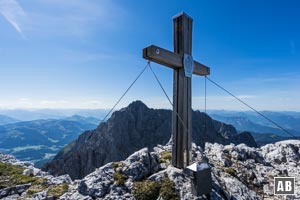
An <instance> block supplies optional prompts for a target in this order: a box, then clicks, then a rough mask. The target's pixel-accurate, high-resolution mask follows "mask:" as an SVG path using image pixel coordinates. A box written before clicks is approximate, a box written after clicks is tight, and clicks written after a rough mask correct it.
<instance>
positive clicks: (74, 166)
mask: <svg viewBox="0 0 300 200" xmlns="http://www.w3.org/2000/svg"><path fill="white" fill-rule="evenodd" d="M171 117H172V112H171V111H170V110H164V109H150V108H148V107H147V106H146V105H145V104H144V103H143V102H141V101H135V102H133V103H131V104H130V105H129V106H128V107H126V108H123V109H121V110H119V111H116V112H114V113H113V114H112V116H111V117H110V119H109V120H108V121H107V122H103V123H101V124H100V125H99V126H98V127H97V128H96V129H95V130H93V131H87V132H85V133H83V134H81V135H80V136H79V137H78V139H77V140H76V141H74V142H72V143H70V144H69V145H67V146H66V147H65V148H64V149H63V150H61V151H60V152H59V153H58V154H57V156H56V157H55V158H54V160H53V161H52V162H50V163H48V164H47V165H45V166H44V168H43V169H44V170H46V171H48V172H49V173H51V174H53V175H61V174H66V173H68V174H69V175H70V177H71V178H72V179H81V178H83V177H84V176H86V175H87V174H89V173H91V172H93V171H94V170H95V169H96V168H98V167H100V166H103V165H104V164H106V163H109V162H111V161H120V160H123V159H125V158H126V157H128V156H129V155H130V154H132V153H134V152H135V151H138V150H139V149H141V148H144V147H147V148H149V149H152V148H153V147H155V146H156V145H157V144H166V143H167V142H168V141H169V139H170V137H171V122H172V118H171ZM192 124H193V130H192V134H193V135H192V138H193V141H194V142H195V143H196V144H197V145H199V146H201V147H204V144H205V142H211V143H214V142H217V143H220V144H230V143H235V144H239V143H246V144H247V145H248V146H256V143H255V141H254V139H253V137H252V136H251V134H250V133H247V132H244V133H240V134H238V133H237V131H236V129H235V128H234V127H233V126H231V125H227V124H224V123H222V122H218V121H215V120H213V119H212V118H210V117H209V116H208V115H206V114H204V113H201V112H199V111H193V123H192Z"/></svg>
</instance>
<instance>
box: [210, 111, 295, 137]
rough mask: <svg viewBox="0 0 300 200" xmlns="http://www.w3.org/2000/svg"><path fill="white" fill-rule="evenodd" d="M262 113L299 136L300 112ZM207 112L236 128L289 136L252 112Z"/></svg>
mask: <svg viewBox="0 0 300 200" xmlns="http://www.w3.org/2000/svg"><path fill="white" fill-rule="evenodd" d="M262 113H263V114H264V115H265V116H267V117H268V118H270V119H271V120H272V121H274V122H276V123H277V124H279V125H280V126H282V127H284V128H285V129H286V130H287V131H289V132H291V133H292V134H294V135H296V136H300V113H297V112H270V111H263V112H262ZM209 114H210V116H211V117H213V118H214V119H216V120H220V121H223V122H225V123H228V124H232V125H233V126H234V127H235V128H236V129H237V130H241V131H250V132H254V133H264V134H268V133H272V134H276V135H279V136H282V137H290V135H288V134H287V133H285V132H284V131H282V130H281V129H280V128H278V127H277V126H275V125H274V124H272V123H270V122H269V121H267V120H266V119H264V118H263V117H261V116H260V115H258V114H256V113H254V112H249V111H248V112H234V111H210V112H209Z"/></svg>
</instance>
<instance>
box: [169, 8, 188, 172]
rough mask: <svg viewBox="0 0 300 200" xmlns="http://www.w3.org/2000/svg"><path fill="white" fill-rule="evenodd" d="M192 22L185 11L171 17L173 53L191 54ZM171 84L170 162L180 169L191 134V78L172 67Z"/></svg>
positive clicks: (186, 163)
mask: <svg viewBox="0 0 300 200" xmlns="http://www.w3.org/2000/svg"><path fill="white" fill-rule="evenodd" d="M192 22H193V20H192V18H191V17H189V16H188V15H186V14H185V13H182V14H180V15H178V16H175V17H174V18H173V28H174V30H173V31H174V32H173V34H174V52H175V53H177V54H181V55H184V54H188V55H191V53H192ZM173 84H174V85H173V115H172V136H173V137H172V141H173V147H172V164H173V166H174V167H177V168H181V169H182V168H185V167H187V166H188V165H189V161H190V150H191V136H192V108H191V107H192V106H191V96H192V94H191V78H189V77H186V76H185V73H184V68H183V67H182V68H179V69H174V83H173ZM182 122H183V123H182Z"/></svg>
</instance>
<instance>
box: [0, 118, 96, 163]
mask: <svg viewBox="0 0 300 200" xmlns="http://www.w3.org/2000/svg"><path fill="white" fill-rule="evenodd" d="M99 122H100V120H99V119H97V118H93V117H88V118H86V117H81V116H78V115H75V116H72V117H68V118H65V119H48V120H34V121H25V122H17V123H13V124H7V125H2V126H0V151H1V152H5V153H8V154H12V155H14V156H16V157H17V158H18V159H20V160H26V161H32V162H34V163H35V164H36V166H41V165H42V164H43V163H44V162H46V161H49V160H50V159H52V158H53V156H54V155H56V153H57V152H58V151H59V150H60V149H61V148H63V147H64V146H65V145H66V144H68V143H69V142H71V141H72V140H75V139H76V138H77V137H78V135H79V134H81V133H82V132H84V131H86V130H91V129H94V128H96V127H97V126H98V125H99Z"/></svg>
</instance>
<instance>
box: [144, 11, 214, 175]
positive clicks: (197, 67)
mask: <svg viewBox="0 0 300 200" xmlns="http://www.w3.org/2000/svg"><path fill="white" fill-rule="evenodd" d="M192 23H193V19H192V18H191V17H189V16H188V15H187V14H185V13H180V14H179V15H177V16H175V17H174V18H173V31H174V32H173V36H174V52H171V51H168V50H165V49H163V48H160V47H157V46H154V45H151V46H149V47H146V48H144V49H143V58H145V59H147V60H150V61H154V62H156V63H159V64H162V65H165V66H167V67H170V68H172V69H174V83H173V115H172V142H173V146H172V165H173V166H174V167H177V168H180V169H183V168H185V167H187V166H188V165H189V164H190V150H191V146H192V145H191V144H192V140H191V137H192V106H191V96H192V95H191V81H192V79H191V76H189V75H187V74H186V73H187V70H188V68H191V67H192V65H190V64H192V63H193V64H194V66H193V68H192V71H191V72H190V73H193V74H196V75H200V76H206V75H209V74H210V68H209V67H206V66H205V65H202V64H200V63H198V62H196V61H193V60H192V59H191V53H192ZM185 58H189V60H188V59H187V61H190V64H187V62H186V60H185ZM191 61H192V62H191ZM188 65H189V66H188ZM185 70H186V71H185Z"/></svg>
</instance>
